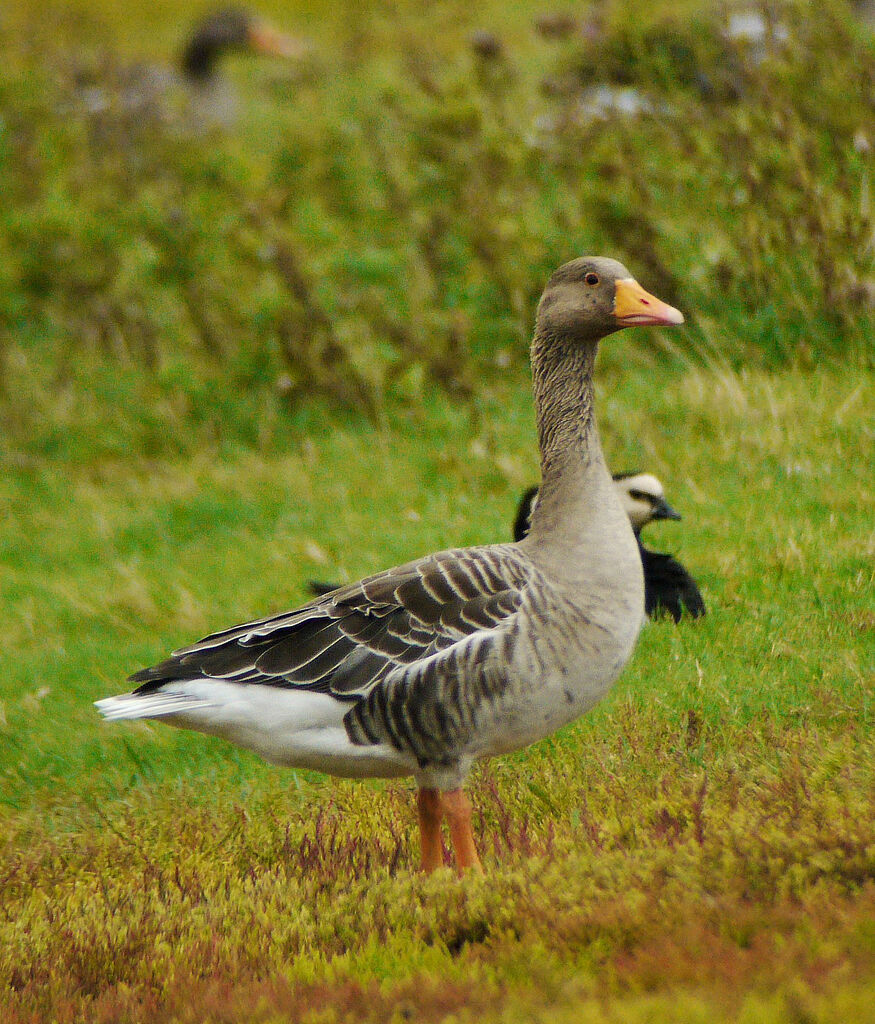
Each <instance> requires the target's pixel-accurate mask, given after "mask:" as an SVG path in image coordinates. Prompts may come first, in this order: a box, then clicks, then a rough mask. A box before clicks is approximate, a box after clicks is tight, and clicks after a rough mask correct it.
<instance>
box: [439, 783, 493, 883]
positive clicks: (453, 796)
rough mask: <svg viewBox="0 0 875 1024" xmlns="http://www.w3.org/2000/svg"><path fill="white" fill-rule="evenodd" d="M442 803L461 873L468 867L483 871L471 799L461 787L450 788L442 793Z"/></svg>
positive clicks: (457, 866)
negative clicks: (472, 824) (472, 816)
mask: <svg viewBox="0 0 875 1024" xmlns="http://www.w3.org/2000/svg"><path fill="white" fill-rule="evenodd" d="M441 804H442V805H443V810H444V814H446V816H447V821H448V822H449V825H450V838H451V839H452V840H453V849H454V850H455V853H456V868H457V869H458V871H459V873H460V874H461V872H463V871H464V870H465V869H466V868H472V869H473V870H474V871H483V865H482V864H481V863H480V858H479V857H478V855H477V847H476V845H475V844H474V833H473V832H472V831H471V801H470V800H469V799H468V797H467V796H465V794H464V792H463V791H462V790H461V789H449V790H447V791H446V792H445V793H441Z"/></svg>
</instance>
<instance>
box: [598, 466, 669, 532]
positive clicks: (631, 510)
mask: <svg viewBox="0 0 875 1024" xmlns="http://www.w3.org/2000/svg"><path fill="white" fill-rule="evenodd" d="M614 484H615V486H616V488H617V492H618V493H619V495H620V500H621V501H622V503H623V508H624V509H625V510H626V513H627V515H628V516H629V519H630V520H631V522H632V529H633V530H634V531H635V533H636V534H639V533H640V532H641V531H642V530H643V529H644V527H645V526H647V524H648V523H652V522H654V521H655V520H657V519H680V518H681V515H680V513H679V512H676V511H675V510H674V509H673V508H672V507H671V505H669V503H668V502H667V501H666V500H665V491H664V490H663V486H662V482H661V481H660V480H659V479H658V478H657V477H655V476H654V475H653V474H652V473H621V474H619V475H617V476H615V477H614Z"/></svg>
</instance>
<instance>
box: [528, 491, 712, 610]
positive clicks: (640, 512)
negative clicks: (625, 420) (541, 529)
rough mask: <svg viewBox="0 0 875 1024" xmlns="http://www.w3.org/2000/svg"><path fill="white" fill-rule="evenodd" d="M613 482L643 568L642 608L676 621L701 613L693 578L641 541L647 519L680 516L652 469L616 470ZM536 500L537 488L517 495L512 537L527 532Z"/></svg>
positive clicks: (702, 603) (698, 593)
mask: <svg viewBox="0 0 875 1024" xmlns="http://www.w3.org/2000/svg"><path fill="white" fill-rule="evenodd" d="M613 479H614V486H615V487H616V488H617V493H618V494H619V496H620V500H621V501H622V503H623V508H624V509H625V510H626V513H627V515H628V516H629V520H630V522H631V523H632V529H633V530H634V532H635V539H636V540H637V541H638V550H639V551H640V552H641V565H642V568H643V570H644V610H645V611H646V612H647V615H648V616H650V618H657V617H658V616H660V615H662V614H663V613H664V612H668V614H669V615H670V616H671V617H672V618H673V619H674V621H675V622H680V620H681V618H682V617H683V614H684V612H685V611H686V612H687V613H688V614H689V615H691V616H692V617H693V618H698V617H699V616H700V615H704V614H705V601H704V599H703V597H702V594H701V591H700V590H699V588H698V586H697V585H696V581H695V580H694V579H693V577H692V576H691V575H690V574H689V572H687V570H686V569H685V568H684V566H683V565H681V563H680V562H679V561H678V560H677V559H676V558H674V557H672V555H665V554H662V553H661V552H659V551H651V550H650V549H649V548H646V547H644V545H643V544H642V543H641V531H642V530H643V529H644V527H645V526H647V524H648V523H652V522H655V521H656V520H658V519H680V518H681V515H680V513H678V512H676V511H675V510H674V509H673V508H672V507H671V505H669V504H668V502H667V501H666V500H665V491H664V489H663V486H662V482H661V481H660V480H659V479H657V477H655V476H654V475H653V474H652V473H638V472H634V473H617V474H616V475H615V476H614V478H613ZM537 501H538V488H537V487H530V488H529V489H528V490H527V491H526V492H525V493H524V494H523V496H522V498H521V499H520V503H519V507H518V508H517V514H516V518H515V519H514V524H513V538H514V540H522V538H523V537H525V535H526V534H527V533H528V530H529V523H530V521H531V518H532V510H533V508H534V506H535V505H536V504H537Z"/></svg>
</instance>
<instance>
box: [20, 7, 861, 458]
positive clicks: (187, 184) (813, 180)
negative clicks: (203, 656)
mask: <svg viewBox="0 0 875 1024" xmlns="http://www.w3.org/2000/svg"><path fill="white" fill-rule="evenodd" d="M202 7H203V5H201V8H202ZM728 10H729V9H724V8H718V7H713V8H712V6H711V5H704V4H696V3H692V2H691V3H685V4H681V5H671V6H668V5H660V4H654V5H652V6H648V7H647V9H646V10H644V9H639V7H638V6H637V5H635V4H623V3H620V2H614V3H601V4H598V5H593V6H591V7H585V8H582V9H581V12H580V15H579V19H578V25H577V26H576V27H575V29H574V30H573V31H571V32H570V33H569V34H568V35H567V36H565V37H564V38H559V39H556V38H553V37H550V38H545V36H544V35H543V34H542V33H539V32H537V31H536V30H535V27H534V19H535V16H536V15H538V14H543V11H542V10H541V9H540V8H539V7H538V6H537V5H531V6H527V5H525V4H522V5H515V6H514V7H513V9H512V10H510V11H508V10H506V9H505V7H503V6H502V5H498V4H492V5H485V6H482V7H478V9H477V11H476V12H474V11H472V10H471V9H470V5H465V4H462V3H456V2H446V3H440V4H425V3H413V2H410V3H407V2H400V3H395V4H384V3H372V2H367V0H366V2H365V3H363V4H359V5H356V7H355V10H354V11H352V12H349V11H346V10H345V8H344V7H343V6H342V5H335V6H333V7H332V5H330V4H329V5H327V6H326V7H325V8H324V9H323V8H322V7H321V6H320V8H319V9H318V10H315V9H307V8H306V6H304V7H298V6H297V5H285V6H282V5H277V4H274V5H266V7H265V13H266V14H271V15H273V16H274V19H275V20H276V21H277V22H278V23H280V24H282V25H283V26H285V27H288V28H289V29H291V30H294V31H296V32H298V33H300V34H303V35H306V36H307V37H308V38H309V39H310V40H311V42H312V52H311V54H310V56H309V57H308V58H307V59H304V60H302V61H299V62H294V63H292V64H286V63H283V62H279V61H268V62H264V61H261V62H257V61H255V60H252V59H245V58H243V57H240V56H237V57H232V58H231V59H229V60H227V61H226V62H225V63H224V66H223V69H222V74H223V75H224V76H226V77H227V78H229V79H230V80H231V81H232V83H233V85H234V86H235V88H236V89H237V91H238V92H239V94H240V95H239V98H238V107H239V110H238V117H237V120H236V123H235V124H233V125H232V126H231V127H225V128H215V127H213V128H209V127H206V128H204V127H199V126H198V125H197V124H196V123H194V121H193V119H192V117H191V113H190V111H189V112H186V110H185V106H186V102H185V100H186V97H185V95H184V90H182V89H177V90H170V92H169V94H168V95H167V96H160V97H158V98H156V99H154V100H152V99H149V100H146V101H141V102H139V103H132V102H131V99H130V94H131V92H132V91H135V90H134V89H132V87H131V82H132V81H136V76H137V74H138V73H140V72H139V70H138V69H141V68H142V67H143V65H149V64H156V65H161V64H163V65H164V66H166V65H167V64H168V63H169V62H171V61H172V59H173V58H174V56H175V54H176V52H177V51H178V50H179V48H180V46H181V40H182V39H183V37H184V35H185V32H186V30H187V27H188V26H189V24H190V23H191V21H192V20H193V18H194V11H192V12H190V11H189V9H188V8H186V9H185V13H184V14H183V13H182V11H181V9H180V7H179V6H178V5H174V4H172V3H159V4H156V5H149V6H148V7H145V8H143V9H142V10H140V11H138V12H137V13H136V14H133V13H129V12H127V11H125V10H124V9H123V8H121V7H118V6H117V5H114V4H111V3H105V4H100V3H90V2H89V3H85V2H74V3H71V4H63V5H53V4H47V5H45V4H39V5H29V4H27V3H24V4H21V5H17V6H16V10H15V11H14V12H12V11H10V12H7V14H6V17H5V21H4V25H5V29H4V44H3V45H4V61H3V68H2V70H0V104H2V110H3V121H2V124H0V174H2V179H3V188H4V195H5V196H6V197H7V199H6V202H4V204H3V208H2V211H0V318H2V322H3V323H4V324H5V326H6V330H5V331H4V342H3V351H2V356H3V361H2V382H3V388H4V393H5V401H4V402H3V407H2V409H3V420H2V424H3V427H4V430H3V446H4V447H3V451H4V453H5V455H6V456H9V455H10V454H13V455H15V456H16V457H18V458H21V457H22V456H23V455H24V454H26V453H33V454H34V455H39V454H53V453H58V454H61V455H62V456H63V457H64V458H65V459H68V460H69V459H73V460H77V461H84V462H88V461H91V460H92V459H93V458H94V457H97V456H106V455H111V454H113V453H115V454H119V453H122V454H124V453H125V452H126V451H127V450H128V448H129V447H133V448H134V449H135V450H145V451H148V452H150V453H151V454H170V453H172V452H178V451H180V450H196V449H200V448H201V447H202V446H203V444H204V443H210V444H215V443H216V440H217V436H220V437H221V438H222V439H224V440H230V441H231V442H234V441H237V440H240V441H241V442H242V443H243V444H244V445H246V446H251V445H256V446H264V445H270V444H271V443H274V442H276V439H277V437H278V436H280V437H282V436H283V435H285V433H286V431H287V429H288V426H289V424H290V422H291V423H294V422H295V419H296V417H299V416H301V415H306V413H305V412H304V411H303V410H304V409H306V408H313V400H314V399H319V398H321V399H323V400H325V401H327V402H329V403H331V405H332V406H333V407H338V406H340V407H345V408H348V409H352V410H354V411H355V412H357V413H361V414H364V415H367V416H370V417H371V418H372V419H375V420H379V418H380V417H381V416H385V415H386V414H387V413H388V412H390V411H391V409H393V408H397V407H398V406H399V405H401V406H404V405H409V404H413V405H416V404H420V405H421V404H422V402H423V401H424V400H425V396H426V393H427V391H428V389H429V387H430V386H431V385H432V384H434V383H438V384H439V385H440V386H441V387H444V388H447V389H449V390H450V391H451V392H452V393H453V394H456V395H458V396H460V397H470V396H471V394H472V392H473V391H474V390H475V389H474V384H475V381H476V384H477V390H478V391H479V392H481V393H482V390H483V388H484V386H486V387H488V385H489V384H490V383H492V382H493V381H495V380H509V379H510V380H513V381H515V382H516V381H523V380H524V379H525V375H526V372H527V371H526V355H527V343H528V335H529V328H530V321H531V312H532V307H533V304H534V302H535V300H536V299H537V296H538V294H539V292H540V289H541V287H542V284H543V281H544V279H545V277H546V275H547V274H548V273H549V271H550V270H551V269H552V268H553V266H554V265H555V264H556V263H558V262H561V261H562V260H564V259H565V258H566V257H567V256H568V255H570V254H574V253H579V252H583V251H590V252H592V251H596V252H610V253H613V254H615V255H617V256H618V257H619V258H621V259H624V260H626V261H627V262H628V264H629V265H630V266H631V267H633V268H634V270H635V272H636V273H638V274H639V276H641V277H642V278H644V279H645V280H646V281H647V282H648V283H649V286H650V287H651V288H653V290H655V291H656V292H657V293H658V294H660V295H661V296H664V297H665V298H666V299H667V300H668V301H671V302H673V303H675V304H677V305H679V306H681V307H683V308H684V309H685V310H687V311H689V312H690V314H691V315H690V318H689V326H688V328H687V329H686V331H685V332H684V334H683V335H682V336H681V337H680V338H678V337H677V336H674V335H673V336H671V338H669V337H668V336H665V338H664V339H663V340H662V342H661V345H662V351H661V352H659V353H658V354H654V353H653V352H652V350H651V349H650V347H649V346H650V343H649V341H648V340H647V339H632V340H630V342H629V343H628V345H629V348H631V350H632V351H633V352H634V359H635V360H636V362H637V363H638V365H639V366H640V367H642V368H646V367H652V366H655V365H657V364H661V365H664V366H665V365H671V364H672V363H674V364H675V365H677V363H678V362H681V363H684V362H687V361H692V362H696V363H705V364H707V365H718V366H720V365H727V366H731V367H735V368H737V367H740V366H741V365H755V366H760V367H778V366H783V365H788V364H793V363H796V364H801V365H815V364H821V363H823V362H824V361H827V362H835V363H841V365H844V366H846V367H855V368H856V367H860V366H861V365H864V364H866V365H868V364H870V363H871V360H872V351H873V350H872V344H871V334H872V305H873V288H875V285H873V266H872V260H873V250H872V229H873V221H872V216H873V215H872V203H871V196H870V168H871V163H872V159H871V156H872V155H871V146H872V145H873V144H875V140H872V139H870V134H871V131H872V129H871V126H872V124H873V123H875V118H873V113H875V111H873V95H875V90H873V87H872V83H873V81H875V56H873V46H872V36H871V33H870V32H869V30H868V28H867V27H866V26H865V25H864V24H863V23H862V22H861V21H860V20H859V19H857V18H855V17H854V16H853V14H852V11H851V8H850V6H849V5H847V4H845V3H839V2H838V0H828V2H826V3H822V4H814V5H808V4H783V5H778V6H774V5H769V6H768V7H767V8H764V9H763V12H761V13H760V14H759V15H757V17H759V29H760V31H761V32H762V33H764V36H763V38H762V39H760V40H759V41H757V40H756V39H754V40H753V41H752V40H751V39H750V38H749V37H748V36H745V35H739V34H738V32H739V28H738V26H737V25H736V26H735V28H734V29H731V26H733V25H734V24H735V23H734V22H732V20H731V16H730V14H729V13H728ZM753 10H754V13H756V11H757V10H758V9H756V8H754V9H753ZM742 27H743V26H742ZM478 29H479V30H481V32H480V36H479V37H478V36H477V35H476V30H478ZM732 32H734V33H735V34H732ZM490 33H491V35H490ZM472 35H473V36H474V40H475V43H478V42H479V49H478V48H477V47H476V46H472ZM487 43H489V44H491V46H492V49H495V48H497V50H498V52H497V53H492V51H491V50H490V46H489V45H486V44H487ZM484 51H485V53H484ZM837 54H840V55H841V59H840V60H837V59H835V55H837ZM624 103H626V104H627V105H628V104H631V105H632V106H633V108H637V113H632V114H626V113H623V112H622V110H621V109H620V110H618V109H617V107H618V106H620V107H622V104H624ZM628 351H629V349H627V353H628ZM629 360H630V356H629V355H628V354H627V355H626V357H625V358H624V366H628V362H629ZM279 443H280V444H282V443H283V442H282V440H280V441H279Z"/></svg>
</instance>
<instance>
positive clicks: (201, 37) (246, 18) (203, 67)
mask: <svg viewBox="0 0 875 1024" xmlns="http://www.w3.org/2000/svg"><path fill="white" fill-rule="evenodd" d="M234 50H239V51H249V52H251V53H262V54H268V55H270V56H274V57H284V58H287V59H294V58H298V57H303V56H304V55H305V54H306V52H307V47H306V45H305V44H304V43H303V42H302V41H301V40H300V39H296V38H294V37H293V36H288V35H285V34H284V33H282V32H279V31H278V30H277V29H275V28H274V27H273V26H272V25H270V24H269V23H268V22H266V21H263V20H262V19H260V18H258V17H256V16H255V15H253V14H251V13H250V12H249V11H246V10H244V9H243V8H241V7H228V8H226V9H225V10H221V11H214V12H213V13H212V14H208V15H207V16H206V17H205V18H204V19H203V20H201V21H200V22H198V23H197V25H195V27H194V29H193V30H192V33H191V35H190V36H189V39H188V42H187V43H186V45H185V48H184V50H183V53H182V70H183V73H184V74H185V75H186V77H187V78H189V79H190V80H191V81H194V82H204V81H205V80H207V79H209V78H211V77H212V76H213V75H214V74H215V71H216V64H217V62H218V60H219V58H220V57H221V56H222V55H223V54H225V53H230V52H231V51H234Z"/></svg>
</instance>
